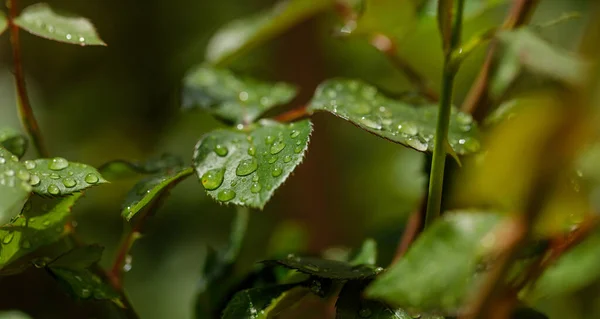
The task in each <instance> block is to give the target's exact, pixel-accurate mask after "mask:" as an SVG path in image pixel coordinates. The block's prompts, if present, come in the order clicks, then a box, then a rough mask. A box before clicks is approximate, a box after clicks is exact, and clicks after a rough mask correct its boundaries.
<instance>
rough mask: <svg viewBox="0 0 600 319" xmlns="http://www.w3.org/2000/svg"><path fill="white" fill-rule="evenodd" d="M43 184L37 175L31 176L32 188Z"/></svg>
mask: <svg viewBox="0 0 600 319" xmlns="http://www.w3.org/2000/svg"><path fill="white" fill-rule="evenodd" d="M40 182H41V180H40V178H39V176H37V175H31V178H30V179H29V184H31V186H37V185H39V184H40Z"/></svg>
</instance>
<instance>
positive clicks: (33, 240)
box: [0, 193, 82, 269]
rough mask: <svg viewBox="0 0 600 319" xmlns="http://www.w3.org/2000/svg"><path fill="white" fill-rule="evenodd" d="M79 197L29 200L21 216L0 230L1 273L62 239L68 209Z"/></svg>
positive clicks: (33, 197)
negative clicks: (0, 245)
mask: <svg viewBox="0 0 600 319" xmlns="http://www.w3.org/2000/svg"><path fill="white" fill-rule="evenodd" d="M81 196H82V194H81V193H79V194H74V195H71V196H68V197H66V198H54V199H47V198H42V197H39V196H32V197H31V198H30V199H29V201H28V202H27V203H26V204H25V207H24V208H23V213H22V215H20V216H19V217H17V218H16V219H15V220H14V221H13V222H12V223H10V224H7V225H4V226H2V227H0V238H1V241H2V249H1V250H0V269H2V268H3V267H5V266H6V265H8V264H9V263H10V262H12V261H15V260H16V259H18V258H20V257H21V256H24V255H26V254H28V253H30V252H33V251H35V250H36V249H38V248H39V247H42V246H45V245H48V244H52V243H54V242H56V241H58V240H59V239H60V238H62V237H63V236H64V235H65V234H66V230H65V224H66V223H67V222H69V215H70V213H71V208H72V207H73V205H74V204H75V202H76V201H77V200H78V199H79V198H80V197H81Z"/></svg>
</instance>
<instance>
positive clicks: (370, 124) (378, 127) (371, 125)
mask: <svg viewBox="0 0 600 319" xmlns="http://www.w3.org/2000/svg"><path fill="white" fill-rule="evenodd" d="M360 122H361V123H362V124H363V125H364V126H366V127H368V128H372V129H374V130H381V124H379V123H377V122H375V121H373V120H370V119H368V118H366V117H364V116H363V117H362V118H361V119H360Z"/></svg>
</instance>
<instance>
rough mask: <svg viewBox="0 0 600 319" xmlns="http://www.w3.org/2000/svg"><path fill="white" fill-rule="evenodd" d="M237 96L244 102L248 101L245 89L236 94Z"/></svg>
mask: <svg viewBox="0 0 600 319" xmlns="http://www.w3.org/2000/svg"><path fill="white" fill-rule="evenodd" d="M238 98H239V99H240V101H242V102H246V101H248V92H246V91H242V92H240V94H239V95H238Z"/></svg>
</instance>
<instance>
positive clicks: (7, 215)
mask: <svg viewBox="0 0 600 319" xmlns="http://www.w3.org/2000/svg"><path fill="white" fill-rule="evenodd" d="M29 178H30V174H29V173H27V170H26V169H25V166H24V165H23V164H21V163H19V159H18V158H17V156H15V155H13V154H11V153H10V152H9V151H7V150H6V149H4V148H2V147H0V225H3V224H5V223H6V222H8V221H9V220H10V219H11V218H12V217H14V216H16V215H17V214H19V212H20V211H21V208H22V207H23V204H24V203H25V201H26V200H27V197H29V194H30V192H31V186H30V185H29Z"/></svg>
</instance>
